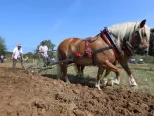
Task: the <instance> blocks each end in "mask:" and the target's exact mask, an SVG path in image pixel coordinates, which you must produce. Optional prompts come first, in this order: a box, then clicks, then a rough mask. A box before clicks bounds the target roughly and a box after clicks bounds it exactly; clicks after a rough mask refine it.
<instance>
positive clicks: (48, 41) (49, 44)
mask: <svg viewBox="0 0 154 116" xmlns="http://www.w3.org/2000/svg"><path fill="white" fill-rule="evenodd" d="M43 41H44V42H45V43H46V45H47V46H48V49H49V51H50V54H49V55H50V57H55V55H56V54H55V52H54V51H53V49H54V47H55V44H53V43H52V42H51V40H43ZM41 44H42V41H41V42H40V44H39V45H38V46H37V49H36V53H37V51H38V49H39V46H40V45H41Z"/></svg>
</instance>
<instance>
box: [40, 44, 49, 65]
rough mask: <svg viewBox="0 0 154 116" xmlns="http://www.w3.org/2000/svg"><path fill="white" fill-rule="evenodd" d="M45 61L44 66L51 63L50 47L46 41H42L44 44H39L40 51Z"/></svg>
mask: <svg viewBox="0 0 154 116" xmlns="http://www.w3.org/2000/svg"><path fill="white" fill-rule="evenodd" d="M38 53H39V54H40V55H41V57H42V58H43V61H44V66H46V65H48V64H49V63H50V58H49V55H48V47H47V45H46V44H45V42H44V41H42V45H40V46H39V52H38Z"/></svg>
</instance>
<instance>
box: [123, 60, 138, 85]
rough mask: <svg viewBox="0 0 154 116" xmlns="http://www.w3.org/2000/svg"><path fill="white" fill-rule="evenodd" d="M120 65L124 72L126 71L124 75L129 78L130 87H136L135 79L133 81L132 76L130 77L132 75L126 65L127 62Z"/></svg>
mask: <svg viewBox="0 0 154 116" xmlns="http://www.w3.org/2000/svg"><path fill="white" fill-rule="evenodd" d="M120 64H121V66H122V67H123V68H124V70H125V71H126V73H127V74H128V76H129V82H130V85H131V86H137V83H136V81H135V79H134V77H133V75H132V73H131V71H130V68H129V66H128V63H127V62H121V63H120Z"/></svg>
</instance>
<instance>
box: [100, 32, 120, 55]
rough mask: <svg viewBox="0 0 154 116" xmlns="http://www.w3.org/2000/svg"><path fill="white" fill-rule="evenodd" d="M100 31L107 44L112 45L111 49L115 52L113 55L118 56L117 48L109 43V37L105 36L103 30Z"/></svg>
mask: <svg viewBox="0 0 154 116" xmlns="http://www.w3.org/2000/svg"><path fill="white" fill-rule="evenodd" d="M101 33H102V35H103V37H104V39H105V41H106V42H107V44H108V45H109V46H112V49H113V51H114V53H115V56H116V57H118V56H119V54H118V52H117V50H116V49H115V48H114V47H113V45H112V44H111V42H110V41H109V39H108V38H107V37H106V35H105V33H104V31H101Z"/></svg>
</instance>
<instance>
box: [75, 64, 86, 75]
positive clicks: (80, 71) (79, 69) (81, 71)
mask: <svg viewBox="0 0 154 116" xmlns="http://www.w3.org/2000/svg"><path fill="white" fill-rule="evenodd" d="M76 67H77V76H78V77H82V76H83V70H84V67H85V66H80V65H78V64H76Z"/></svg>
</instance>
